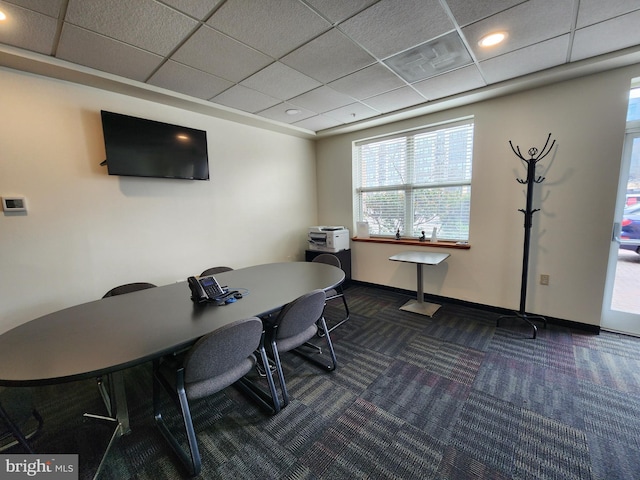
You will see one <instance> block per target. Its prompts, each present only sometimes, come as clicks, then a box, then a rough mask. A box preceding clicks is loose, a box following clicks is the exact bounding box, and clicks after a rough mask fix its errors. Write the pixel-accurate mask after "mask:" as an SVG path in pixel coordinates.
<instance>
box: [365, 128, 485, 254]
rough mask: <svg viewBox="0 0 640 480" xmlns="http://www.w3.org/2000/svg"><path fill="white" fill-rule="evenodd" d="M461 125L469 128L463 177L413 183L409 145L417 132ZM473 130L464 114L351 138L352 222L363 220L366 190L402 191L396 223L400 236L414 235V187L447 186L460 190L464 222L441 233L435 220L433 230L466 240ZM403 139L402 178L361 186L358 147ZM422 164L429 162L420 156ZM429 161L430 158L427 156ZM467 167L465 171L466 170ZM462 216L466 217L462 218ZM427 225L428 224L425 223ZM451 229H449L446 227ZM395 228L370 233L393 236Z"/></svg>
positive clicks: (413, 161)
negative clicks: (376, 135) (462, 199)
mask: <svg viewBox="0 0 640 480" xmlns="http://www.w3.org/2000/svg"><path fill="white" fill-rule="evenodd" d="M464 126H468V128H469V129H470V135H471V145H470V147H468V152H467V160H466V161H467V162H468V165H466V169H465V173H464V174H463V175H464V177H463V178H455V179H446V180H440V181H436V182H431V183H417V182H416V180H415V178H414V167H415V165H416V156H417V155H416V152H415V151H414V149H413V143H412V142H414V140H415V138H416V137H417V136H420V135H422V134H425V133H435V132H438V133H445V134H447V133H449V132H452V131H459V130H460V129H461V127H462V128H464ZM473 132H474V118H473V117H466V118H463V119H458V120H455V121H451V122H447V123H440V124H436V125H430V126H427V127H421V128H418V129H412V130H405V131H401V132H396V133H393V134H389V135H384V136H379V137H373V138H368V139H362V140H357V141H355V142H353V174H354V175H353V179H354V187H355V188H354V199H353V208H354V218H355V220H356V222H363V221H366V220H367V218H365V214H364V207H363V197H364V196H366V194H367V193H371V192H373V193H376V192H403V193H404V197H405V200H404V208H403V213H402V214H401V215H400V216H402V218H398V222H397V223H398V226H399V228H400V235H401V236H402V237H411V238H415V237H416V236H419V232H415V231H413V227H414V214H415V212H414V204H415V195H414V193H415V192H417V191H426V190H432V191H436V190H438V189H447V188H454V189H455V188H460V189H461V190H460V191H461V192H464V195H465V197H466V198H467V200H466V201H461V202H460V207H461V208H462V217H463V220H466V225H465V226H464V227H463V228H462V229H460V228H458V229H457V230H458V232H457V235H451V236H448V238H447V236H441V233H443V232H442V231H441V230H440V229H439V227H438V223H437V221H436V223H434V226H436V230H437V231H438V237H439V240H448V241H454V242H455V241H462V242H468V241H469V220H470V210H471V207H470V196H471V178H472V175H471V170H472V164H473V158H472V157H473V134H474V133H473ZM397 139H404V140H405V144H406V146H405V150H404V151H403V153H404V154H405V155H404V156H403V157H402V158H405V160H404V164H403V167H404V170H403V175H402V176H403V177H404V180H405V181H404V182H400V183H395V184H386V185H382V186H363V182H362V175H361V172H362V171H363V170H362V166H361V162H362V161H363V159H362V158H361V147H363V146H370V145H375V144H383V143H384V142H388V141H390V140H397ZM422 160H423V163H422V165H425V164H426V165H431V163H429V162H427V163H424V158H422ZM429 161H430V160H429ZM394 166H395V164H394ZM467 169H468V171H466V170H467ZM465 216H466V218H464V217H465ZM407 225H408V226H411V230H410V231H407V228H406V226H407ZM429 228H430V227H429ZM450 230H451V229H450ZM425 233H426V236H427V238H429V237H430V236H431V233H432V231H431V230H429V231H426V232H425ZM394 234H395V232H384V233H377V232H375V231H372V232H371V237H379V238H389V237H393V236H394Z"/></svg>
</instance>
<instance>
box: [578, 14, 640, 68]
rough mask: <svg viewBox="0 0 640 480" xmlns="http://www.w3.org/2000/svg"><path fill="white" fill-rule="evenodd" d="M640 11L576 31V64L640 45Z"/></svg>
mask: <svg viewBox="0 0 640 480" xmlns="http://www.w3.org/2000/svg"><path fill="white" fill-rule="evenodd" d="M639 26H640V10H637V11H635V12H633V13H630V14H628V15H625V16H623V17H616V18H614V19H612V20H608V21H606V22H602V23H597V24H595V25H592V26H590V27H585V28H581V29H580V30H578V31H576V33H575V36H574V39H573V49H572V51H571V61H572V62H575V61H578V60H582V59H584V58H587V57H591V56H593V55H600V54H603V53H608V52H613V51H614V50H619V49H621V48H626V47H631V46H633V45H638V44H639V43H640V28H638V27H639Z"/></svg>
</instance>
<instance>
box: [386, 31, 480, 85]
mask: <svg viewBox="0 0 640 480" xmlns="http://www.w3.org/2000/svg"><path fill="white" fill-rule="evenodd" d="M471 62H472V60H471V55H469V52H468V51H467V49H466V48H465V46H464V44H463V43H462V40H460V36H459V35H458V33H457V32H451V33H449V34H447V35H444V36H442V37H440V38H437V39H436V40H431V41H429V42H427V43H423V44H422V45H418V46H417V47H413V48H412V49H410V50H406V51H404V52H402V53H399V54H397V55H394V56H393V57H389V58H387V59H386V60H385V61H384V63H386V64H387V66H388V67H389V68H391V69H392V70H393V71H394V72H396V73H397V74H398V75H400V76H401V77H402V78H404V79H405V80H406V81H407V82H409V83H413V82H417V81H419V80H424V79H426V78H429V77H433V76H435V75H440V74H441V73H445V72H449V71H451V70H455V69H456V68H459V67H462V66H464V65H468V64H470V63H471Z"/></svg>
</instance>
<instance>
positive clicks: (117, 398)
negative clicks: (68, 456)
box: [84, 370, 131, 480]
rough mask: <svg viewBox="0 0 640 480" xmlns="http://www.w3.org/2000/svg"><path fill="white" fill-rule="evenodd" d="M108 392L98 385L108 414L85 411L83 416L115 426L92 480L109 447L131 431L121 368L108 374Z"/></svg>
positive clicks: (98, 473)
mask: <svg viewBox="0 0 640 480" xmlns="http://www.w3.org/2000/svg"><path fill="white" fill-rule="evenodd" d="M108 383H109V393H108V394H106V392H105V391H104V384H102V385H100V389H101V393H102V399H103V400H104V403H105V406H106V407H107V411H108V414H109V416H103V415H95V414H92V413H85V414H84V416H85V417H89V418H95V419H97V420H105V421H108V422H113V423H114V424H115V428H114V430H113V434H112V435H111V438H110V440H109V443H108V445H107V447H106V448H105V452H104V454H103V456H102V459H101V460H100V465H98V468H97V469H96V471H95V473H94V476H93V478H94V480H95V479H97V478H98V477H99V476H100V472H101V471H102V467H103V466H104V463H105V461H106V459H107V455H109V451H110V450H111V447H112V446H113V445H114V443H115V442H116V440H117V439H118V438H120V437H121V436H123V435H126V434H128V433H130V432H131V427H130V425H129V408H128V406H127V394H126V391H125V386H124V375H123V372H122V371H121V370H119V371H117V372H113V373H111V374H109V380H108Z"/></svg>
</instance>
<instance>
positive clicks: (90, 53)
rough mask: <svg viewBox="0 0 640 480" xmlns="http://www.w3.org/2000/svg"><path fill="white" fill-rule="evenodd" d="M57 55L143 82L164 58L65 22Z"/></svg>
mask: <svg viewBox="0 0 640 480" xmlns="http://www.w3.org/2000/svg"><path fill="white" fill-rule="evenodd" d="M57 56H58V58H61V59H63V60H67V61H69V62H73V63H77V64H79V65H84V66H86V67H91V68H95V69H96V70H100V71H103V72H108V73H113V74H115V75H120V76H122V77H125V78H131V79H133V80H137V81H139V82H144V81H145V80H147V78H149V75H151V73H152V72H153V71H154V70H155V69H156V68H157V67H158V65H160V63H161V62H162V57H161V56H160V55H155V54H153V53H150V52H147V51H145V50H141V49H139V48H136V47H133V46H131V45H127V44H126V43H122V42H118V41H117V40H113V39H112V38H109V37H105V36H104V35H99V34H97V33H94V32H89V31H88V30H85V29H83V28H79V27H75V26H73V25H70V24H65V25H64V27H63V28H62V35H61V36H60V43H59V45H58V52H57Z"/></svg>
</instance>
